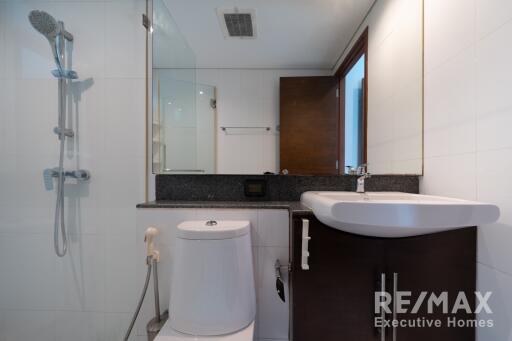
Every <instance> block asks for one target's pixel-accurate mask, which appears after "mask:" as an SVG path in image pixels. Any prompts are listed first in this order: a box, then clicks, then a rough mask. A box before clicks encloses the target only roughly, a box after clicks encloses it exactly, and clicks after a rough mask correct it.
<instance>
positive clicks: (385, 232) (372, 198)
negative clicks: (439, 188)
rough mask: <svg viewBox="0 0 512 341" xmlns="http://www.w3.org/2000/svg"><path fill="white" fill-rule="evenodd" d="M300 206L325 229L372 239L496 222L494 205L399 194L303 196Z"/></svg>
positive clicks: (321, 194)
mask: <svg viewBox="0 0 512 341" xmlns="http://www.w3.org/2000/svg"><path fill="white" fill-rule="evenodd" d="M301 202H302V204H303V205H305V206H307V207H309V208H311V209H312V210H313V213H314V214H315V216H316V217H317V219H318V220H320V221H321V222H322V223H324V224H325V225H328V226H330V227H333V228H336V229H338V230H342V231H345V232H350V233H355V234H360V235H364V236H372V237H386V238H395V237H409V236H417V235H422V234H428V233H435V232H441V231H447V230H454V229H458V228H462V227H468V226H478V225H482V224H488V223H492V222H495V221H496V220H498V217H499V215H500V211H499V208H498V207H497V206H495V205H490V204H485V203H480V202H475V201H467V200H460V199H452V198H445V197H437V196H430V195H421V194H408V193H400V192H367V193H356V192H304V193H303V194H302V196H301Z"/></svg>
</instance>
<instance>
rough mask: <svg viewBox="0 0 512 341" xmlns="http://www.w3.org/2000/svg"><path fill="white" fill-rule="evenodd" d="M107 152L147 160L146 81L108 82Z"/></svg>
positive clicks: (121, 80) (112, 80)
mask: <svg viewBox="0 0 512 341" xmlns="http://www.w3.org/2000/svg"><path fill="white" fill-rule="evenodd" d="M105 91H106V97H107V100H106V111H105V127H106V139H105V143H106V150H105V152H106V153H107V155H109V156H117V157H119V156H130V157H133V156H136V157H144V143H143V141H144V129H143V127H144V124H145V123H144V122H145V116H144V115H145V104H144V103H145V102H144V101H145V97H144V93H145V81H144V80H143V79H108V80H106V89H105Z"/></svg>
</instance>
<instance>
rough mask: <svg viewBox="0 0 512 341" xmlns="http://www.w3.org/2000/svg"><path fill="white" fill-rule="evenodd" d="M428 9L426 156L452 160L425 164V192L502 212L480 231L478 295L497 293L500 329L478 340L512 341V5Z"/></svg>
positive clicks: (435, 3) (433, 5) (454, 4)
mask: <svg viewBox="0 0 512 341" xmlns="http://www.w3.org/2000/svg"><path fill="white" fill-rule="evenodd" d="M475 4H476V5H475ZM425 6H426V13H425V14H426V17H425V22H426V26H425V37H426V46H425V48H426V51H425V64H426V65H427V76H426V84H425V85H426V89H425V96H426V97H425V101H426V102H425V103H426V106H425V129H426V132H425V151H426V154H427V155H436V154H440V153H443V154H445V156H443V157H429V158H426V159H425V175H424V177H423V179H422V181H421V191H422V192H425V193H429V194H438V195H448V196H455V197H459V198H463V199H477V200H480V201H483V202H489V203H494V204H497V205H498V206H499V207H500V210H501V216H500V219H499V221H498V222H497V223H495V224H490V225H486V226H480V227H479V228H478V262H479V264H478V283H477V289H478V290H480V291H487V290H490V291H493V295H492V297H491V308H492V309H493V311H494V313H493V314H492V315H485V314H481V315H480V316H479V318H482V319H488V318H492V319H494V324H495V326H494V327H493V328H478V329H477V339H478V340H479V341H490V340H512V338H511V336H510V335H511V333H510V321H511V316H512V313H511V312H512V308H511V305H510V304H509V303H510V302H511V299H510V297H509V294H508V293H509V292H510V291H511V288H512V281H511V278H512V277H511V275H510V274H512V267H511V266H510V264H509V263H510V262H509V260H510V257H511V256H512V253H511V251H510V247H509V244H510V243H509V241H510V238H512V235H511V234H510V225H511V224H512V207H511V205H510V202H512V198H511V195H510V193H509V191H508V189H509V188H510V187H511V186H512V184H510V183H509V182H510V181H509V176H508V174H509V173H510V171H511V170H512V163H511V162H512V161H511V158H510V156H511V155H512V150H511V149H510V147H511V146H512V142H511V141H512V140H511V139H510V134H509V132H508V130H507V129H506V127H507V126H509V125H510V123H511V122H510V119H509V116H510V108H511V106H512V103H511V100H510V96H509V94H508V92H507V90H506V89H507V88H508V79H509V78H510V71H511V70H512V69H511V68H510V66H509V63H508V61H509V59H510V57H511V53H512V52H511V51H512V50H511V49H510V46H509V45H507V44H503V41H504V40H506V39H509V38H510V35H511V34H512V25H511V24H510V17H511V9H512V5H511V3H510V2H509V1H499V0H497V1H483V0H476V1H473V0H471V1H469V2H467V1H464V3H462V2H459V1H439V0H427V1H425ZM473 6H475V9H473ZM473 11H474V12H473ZM472 13H474V15H473V14H472ZM454 22H457V25H455V24H454ZM462 28H465V31H466V32H462ZM472 51H474V52H472ZM472 54H474V62H471V60H472V59H473V56H472ZM473 75H474V76H473ZM447 83H448V84H447ZM472 108H474V109H472ZM473 110H474V116H473ZM470 112H471V114H470ZM438 122H440V123H438ZM442 124H451V125H452V127H449V128H448V129H446V131H445V134H441V133H438V134H437V135H435V134H431V131H429V128H436V126H437V127H439V126H442ZM431 130H432V129H431ZM438 130H439V129H438ZM433 131H435V129H433ZM429 134H430V136H429ZM443 148H444V151H443V150H442V149H443ZM462 153H463V154H462ZM449 154H451V155H449Z"/></svg>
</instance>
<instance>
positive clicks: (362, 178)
mask: <svg viewBox="0 0 512 341" xmlns="http://www.w3.org/2000/svg"><path fill="white" fill-rule="evenodd" d="M371 176H372V175H371V174H370V173H364V174H362V175H361V176H360V177H358V178H357V189H356V192H357V193H365V189H364V182H365V180H366V179H368V178H370V177H371Z"/></svg>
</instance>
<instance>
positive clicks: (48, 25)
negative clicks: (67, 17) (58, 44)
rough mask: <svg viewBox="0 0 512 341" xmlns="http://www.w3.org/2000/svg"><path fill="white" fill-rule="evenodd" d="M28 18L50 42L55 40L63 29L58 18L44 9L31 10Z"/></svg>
mask: <svg viewBox="0 0 512 341" xmlns="http://www.w3.org/2000/svg"><path fill="white" fill-rule="evenodd" d="M28 20H29V21H30V23H31V24H32V26H33V27H34V28H35V29H36V30H37V31H38V32H39V33H41V34H42V35H44V36H45V37H46V39H48V40H49V41H50V42H52V41H55V37H57V35H58V34H59V33H60V31H61V30H60V25H59V23H58V22H57V20H55V18H54V17H52V16H51V15H50V14H48V13H46V12H44V11H38V10H34V11H30V14H29V15H28Z"/></svg>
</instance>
